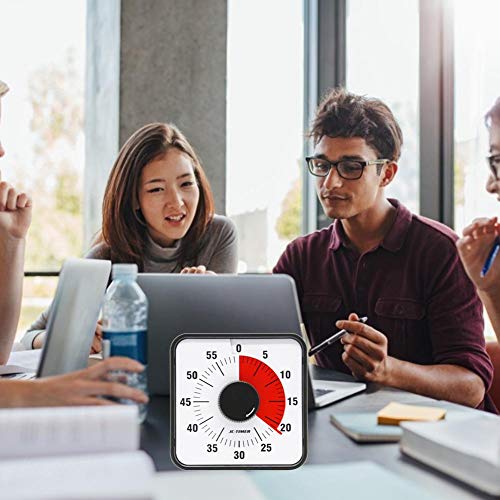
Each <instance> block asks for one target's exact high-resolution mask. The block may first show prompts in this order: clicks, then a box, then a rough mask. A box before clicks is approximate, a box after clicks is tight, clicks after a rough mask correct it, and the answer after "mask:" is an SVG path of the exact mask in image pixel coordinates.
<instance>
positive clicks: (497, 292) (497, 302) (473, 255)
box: [457, 217, 500, 341]
mask: <svg viewBox="0 0 500 500" xmlns="http://www.w3.org/2000/svg"><path fill="white" fill-rule="evenodd" d="M499 233H500V228H499V224H498V220H497V218H496V217H493V218H491V219H477V220H475V221H474V222H473V223H472V224H471V225H469V226H467V227H466V228H465V229H464V231H463V237H462V238H460V239H459V240H458V241H457V248H458V253H459V254H460V259H461V260H462V263H463V265H464V268H465V270H466V272H467V274H468V276H469V278H470V279H471V280H472V282H473V283H474V284H475V285H476V287H477V291H478V294H479V297H480V299H481V301H482V302H483V304H484V306H485V307H486V311H487V312H488V316H489V318H490V321H491V324H492V326H493V329H494V330H495V334H496V336H497V339H499V341H500V256H497V257H496V259H495V260H494V261H493V264H492V265H491V267H490V269H489V271H488V272H487V273H486V276H481V271H482V269H483V266H484V263H485V261H486V258H487V257H488V254H489V252H490V250H491V247H492V245H493V243H494V240H495V238H496V237H497V236H498V235H499Z"/></svg>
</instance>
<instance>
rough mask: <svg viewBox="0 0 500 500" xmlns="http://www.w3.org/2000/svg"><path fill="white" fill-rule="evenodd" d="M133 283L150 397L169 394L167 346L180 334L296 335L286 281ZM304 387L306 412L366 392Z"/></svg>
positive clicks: (168, 278)
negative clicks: (143, 305) (141, 299)
mask: <svg viewBox="0 0 500 500" xmlns="http://www.w3.org/2000/svg"><path fill="white" fill-rule="evenodd" d="M137 282H138V284H139V286H140V287H141V288H142V289H143V291H144V292H145V294H146V295H147V297H148V300H149V319H148V374H149V376H148V379H149V380H148V383H149V390H150V392H151V393H152V394H159V395H168V394H169V393H170V366H169V365H170V345H171V343H172V341H173V340H174V339H175V337H177V335H180V334H182V333H199V332H204V333H296V334H297V335H301V314H300V309H299V302H298V299H297V292H296V290H295V283H294V281H293V280H292V279H291V278H290V277H289V276H285V275H239V276H237V275H219V276H208V275H186V274H183V275H179V274H139V276H138V278H137ZM309 379H311V377H309ZM309 384H310V387H309V407H310V408H318V407H322V406H325V405H327V404H330V403H333V402H335V401H338V400H340V399H343V398H346V397H348V396H351V395H352V394H355V393H357V392H360V391H362V390H364V389H365V388H366V385H365V384H363V383H359V382H332V381H324V380H313V381H312V382H311V380H309ZM311 384H312V389H313V390H311Z"/></svg>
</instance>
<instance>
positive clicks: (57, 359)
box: [10, 259, 111, 379]
mask: <svg viewBox="0 0 500 500" xmlns="http://www.w3.org/2000/svg"><path fill="white" fill-rule="evenodd" d="M110 272H111V262H110V261H108V260H93V259H67V260H66V261H65V262H64V264H63V266H62V269H61V272H60V274H59V281H58V283H57V290H56V294H55V296H54V300H53V301H52V304H51V306H50V310H49V318H48V322H47V333H46V338H45V344H44V346H43V350H42V354H41V357H40V364H39V365H38V370H37V372H36V375H35V373H22V374H16V375H15V376H14V377H10V378H15V379H27V378H34V377H35V376H36V377H48V376H51V375H62V374H64V373H69V372H72V371H75V370H81V369H83V368H86V367H87V365H88V358H89V352H90V346H91V345H92V340H93V338H94V332H95V328H96V323H97V319H98V318H99V311H100V308H101V303H102V299H103V297H104V293H105V291H106V287H107V284H108V281H109V275H110Z"/></svg>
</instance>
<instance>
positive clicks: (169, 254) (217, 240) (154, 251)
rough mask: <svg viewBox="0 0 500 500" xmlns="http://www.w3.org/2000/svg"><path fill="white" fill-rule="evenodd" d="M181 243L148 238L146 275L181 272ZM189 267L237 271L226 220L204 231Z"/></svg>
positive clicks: (102, 253)
mask: <svg viewBox="0 0 500 500" xmlns="http://www.w3.org/2000/svg"><path fill="white" fill-rule="evenodd" d="M181 242H182V240H178V241H177V242H176V245H175V246H173V247H168V248H163V247H161V246H160V245H158V244H157V243H155V242H154V241H153V240H152V239H149V241H148V246H147V249H146V254H145V256H144V271H143V272H145V273H179V272H181V270H182V267H181V266H180V263H179V262H177V260H176V259H175V254H176V253H177V251H178V250H179V246H180V244H181ZM110 253H111V252H110V248H109V246H108V245H107V244H106V243H99V244H98V245H96V246H95V247H93V248H91V249H90V251H89V252H88V253H87V255H85V258H87V259H110ZM188 264H189V265H190V266H200V265H204V266H205V267H206V268H207V270H209V271H214V272H215V273H217V274H228V273H229V274H230V273H235V272H236V271H237V266H238V238H237V233H236V226H235V225H234V223H233V222H232V221H231V219H228V218H227V217H224V216H222V215H214V218H213V220H212V222H211V223H210V224H209V226H208V228H207V232H206V235H205V244H204V246H203V248H202V249H201V251H200V253H199V254H198V256H197V258H196V259H195V261H193V262H189V263H188ZM49 312H50V307H49V308H48V309H47V310H45V311H44V312H43V313H42V314H40V316H39V317H38V318H37V319H36V320H35V321H34V322H33V323H32V324H31V326H30V327H29V328H28V330H27V331H26V333H25V334H24V336H23V338H22V339H21V344H22V345H23V347H24V348H25V349H33V340H35V337H36V336H37V335H39V334H40V333H43V332H44V331H45V328H46V326H47V320H48V316H49Z"/></svg>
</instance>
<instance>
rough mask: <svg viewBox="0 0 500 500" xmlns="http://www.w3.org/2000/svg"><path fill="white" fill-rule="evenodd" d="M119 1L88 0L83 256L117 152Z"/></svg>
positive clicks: (96, 223)
mask: <svg viewBox="0 0 500 500" xmlns="http://www.w3.org/2000/svg"><path fill="white" fill-rule="evenodd" d="M119 82H120V0H105V1H102V0H87V61H86V84H85V172H84V190H83V193H84V196H83V214H84V224H83V226H84V245H83V246H84V252H86V250H88V248H89V246H90V242H91V240H92V237H93V236H94V235H95V233H96V232H97V231H98V230H99V229H100V227H101V213H102V210H101V208H102V197H103V194H104V188H105V187H106V182H107V179H108V174H109V171H110V170H111V167H112V165H113V162H114V160H115V158H116V154H117V153H118V149H119V123H120V121H119V118H120V106H119V99H120V85H119Z"/></svg>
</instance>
